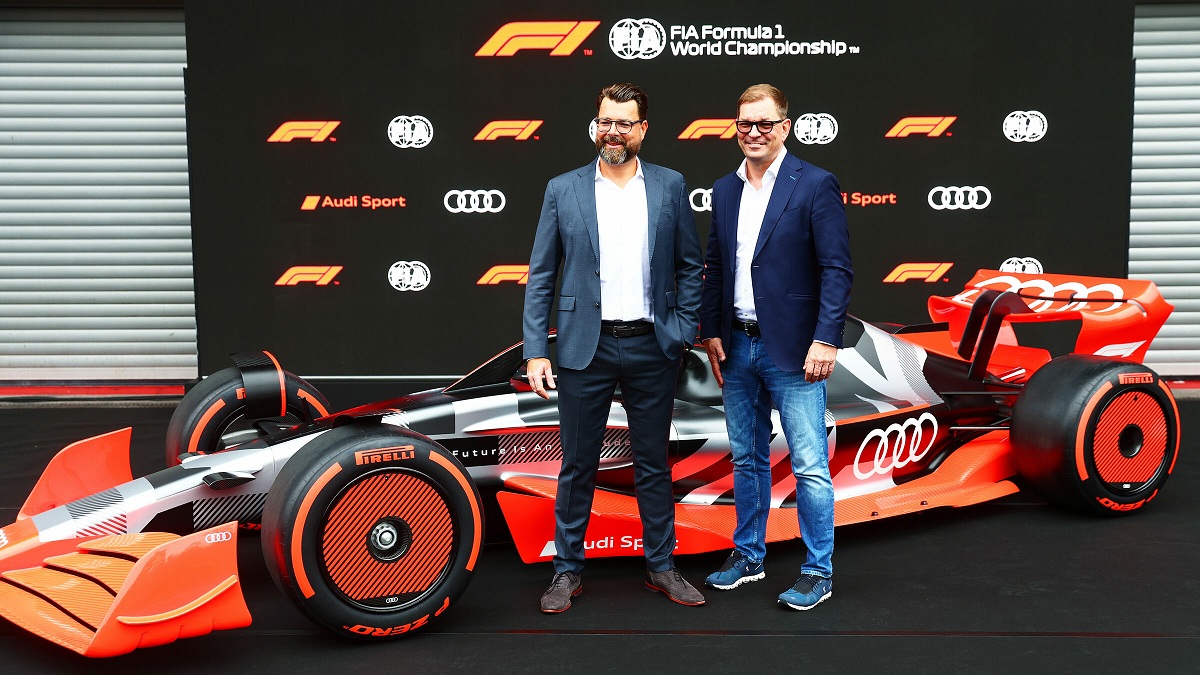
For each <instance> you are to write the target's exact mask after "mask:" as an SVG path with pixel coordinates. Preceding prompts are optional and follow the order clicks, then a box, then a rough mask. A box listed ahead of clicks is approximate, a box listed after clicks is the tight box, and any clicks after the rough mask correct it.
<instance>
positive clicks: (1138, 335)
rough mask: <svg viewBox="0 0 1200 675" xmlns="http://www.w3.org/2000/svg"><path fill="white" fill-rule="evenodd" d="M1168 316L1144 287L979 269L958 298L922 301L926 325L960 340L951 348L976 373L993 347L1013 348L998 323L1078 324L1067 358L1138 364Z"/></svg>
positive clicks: (1138, 282)
mask: <svg viewBox="0 0 1200 675" xmlns="http://www.w3.org/2000/svg"><path fill="white" fill-rule="evenodd" d="M1017 300H1019V302H1016V301H1017ZM1174 309H1175V308H1174V307H1173V306H1172V305H1171V304H1169V303H1168V302H1167V301H1166V300H1164V299H1163V297H1162V294H1161V293H1160V292H1159V290H1158V287H1157V286H1155V285H1154V282H1152V281H1148V280H1143V279H1115V278H1104V277H1084V276H1075V275H1064V274H1020V273H1016V272H1000V271H996V270H978V271H977V272H976V273H975V276H974V277H973V278H972V279H971V280H970V281H968V282H967V284H966V286H965V288H964V290H963V291H962V292H961V293H959V294H958V295H955V296H953V297H943V296H931V297H930V298H929V316H930V318H931V319H933V320H934V321H936V322H942V321H944V322H947V323H949V330H950V335H952V336H955V335H957V336H960V338H959V340H958V341H957V342H955V343H954V344H955V347H956V348H957V349H958V352H959V355H960V356H962V357H963V358H964V359H971V360H972V361H973V364H972V373H976V374H982V372H983V368H984V367H986V365H987V357H988V356H990V354H991V351H992V348H993V347H994V345H995V344H1012V345H1016V344H1017V340H1016V335H1015V333H1014V332H1013V331H1012V330H1011V328H1010V327H1008V326H1005V325H1004V324H1005V323H1009V324H1012V323H1041V322H1048V321H1066V320H1078V321H1079V322H1080V330H1079V336H1078V337H1077V338H1076V341H1075V346H1074V349H1073V350H1072V351H1074V352H1075V353H1077V354H1095V355H1098V356H1109V357H1118V358H1125V359H1129V360H1131V361H1136V362H1139V363H1140V362H1141V361H1142V360H1143V359H1144V358H1145V356H1146V350H1147V349H1148V348H1149V347H1150V342H1151V341H1152V340H1153V339H1154V336H1155V335H1157V334H1158V331H1159V329H1160V328H1162V325H1163V324H1164V323H1165V322H1166V320H1167V317H1169V316H1170V315H1171V312H1172V311H1173V310H1174ZM980 361H982V364H980V363H978V362H980Z"/></svg>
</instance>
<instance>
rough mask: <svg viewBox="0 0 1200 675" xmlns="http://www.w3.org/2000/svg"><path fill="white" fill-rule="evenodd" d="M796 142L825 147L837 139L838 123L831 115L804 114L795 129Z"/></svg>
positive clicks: (797, 121)
mask: <svg viewBox="0 0 1200 675" xmlns="http://www.w3.org/2000/svg"><path fill="white" fill-rule="evenodd" d="M793 129H794V131H795V133H796V140H798V141H800V142H801V143H803V144H805V145H813V144H816V145H825V144H826V143H828V142H830V141H832V140H833V139H835V138H837V133H838V123H837V120H836V119H834V118H833V115H830V114H829V113H804V114H803V115H801V116H799V117H797V118H796V126H795V127H793Z"/></svg>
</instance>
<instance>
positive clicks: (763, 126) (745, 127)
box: [734, 120, 787, 136]
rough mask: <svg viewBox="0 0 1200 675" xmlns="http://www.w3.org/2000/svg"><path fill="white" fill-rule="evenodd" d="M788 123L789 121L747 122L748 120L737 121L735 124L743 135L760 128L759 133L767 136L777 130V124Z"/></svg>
mask: <svg viewBox="0 0 1200 675" xmlns="http://www.w3.org/2000/svg"><path fill="white" fill-rule="evenodd" d="M786 121H787V120H762V121H761V122H747V121H746V120H737V121H736V122H734V123H735V124H737V130H738V131H740V132H742V133H743V134H748V133H750V129H752V128H753V127H758V133H760V134H762V135H764V136H766V135H767V134H769V133H771V130H772V129H774V128H775V125H776V124H780V123H782V122H786Z"/></svg>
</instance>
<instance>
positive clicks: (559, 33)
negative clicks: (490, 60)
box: [475, 21, 600, 56]
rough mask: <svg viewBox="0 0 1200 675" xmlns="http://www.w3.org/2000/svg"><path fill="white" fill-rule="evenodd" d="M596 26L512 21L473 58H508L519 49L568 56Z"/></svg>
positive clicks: (559, 22) (567, 22)
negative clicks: (548, 51) (545, 51)
mask: <svg viewBox="0 0 1200 675" xmlns="http://www.w3.org/2000/svg"><path fill="white" fill-rule="evenodd" d="M599 25H600V22H599V21H513V22H511V23H506V24H504V25H503V26H501V27H500V30H498V31H496V33H495V34H494V35H492V37H490V38H488V41H487V42H485V43H483V46H482V47H480V48H479V51H477V52H475V56H512V55H513V54H516V53H517V52H519V51H521V50H522V49H548V50H550V56H570V55H571V54H572V53H574V52H575V49H576V48H577V47H579V45H580V44H581V43H582V42H583V41H584V40H585V39H587V36H589V35H591V34H592V31H594V30H596V26H599Z"/></svg>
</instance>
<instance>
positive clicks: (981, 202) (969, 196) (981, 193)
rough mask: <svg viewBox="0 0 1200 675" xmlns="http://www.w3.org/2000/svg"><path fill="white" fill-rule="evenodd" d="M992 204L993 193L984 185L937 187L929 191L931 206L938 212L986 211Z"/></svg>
mask: <svg viewBox="0 0 1200 675" xmlns="http://www.w3.org/2000/svg"><path fill="white" fill-rule="evenodd" d="M991 203H992V191H991V190H989V189H987V188H985V187H983V186H982V185H974V186H967V187H957V186H951V187H944V186H941V185H939V186H937V187H935V188H933V189H932V190H930V191H929V206H930V207H932V208H933V209H934V210H937V211H944V210H950V211H955V210H960V209H986V208H987V207H988V204H991Z"/></svg>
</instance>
